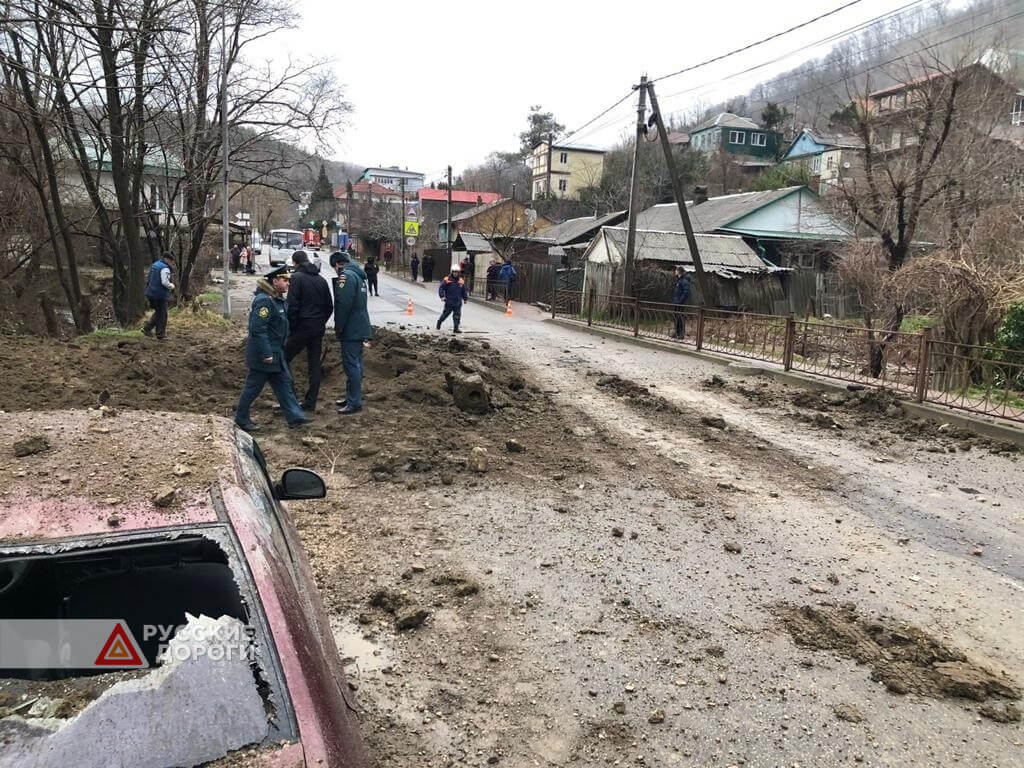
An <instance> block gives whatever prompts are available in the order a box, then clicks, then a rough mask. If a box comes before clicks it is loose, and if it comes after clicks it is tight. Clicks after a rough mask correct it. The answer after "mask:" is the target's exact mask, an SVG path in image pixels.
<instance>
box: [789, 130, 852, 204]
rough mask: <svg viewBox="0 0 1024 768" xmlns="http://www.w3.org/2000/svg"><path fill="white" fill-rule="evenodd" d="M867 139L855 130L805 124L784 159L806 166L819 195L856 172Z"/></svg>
mask: <svg viewBox="0 0 1024 768" xmlns="http://www.w3.org/2000/svg"><path fill="white" fill-rule="evenodd" d="M863 153H864V141H863V140H862V139H861V138H860V137H858V136H855V135H854V134H852V133H826V132H825V131H818V130H815V129H813V128H804V129H803V130H802V131H800V135H799V136H797V137H796V138H795V139H793V143H792V144H790V145H789V149H787V150H786V154H785V155H783V157H782V161H781V162H782V163H783V164H784V165H789V166H801V167H803V168H804V169H805V170H806V172H807V175H808V176H809V177H810V183H809V184H808V186H810V187H811V188H812V189H814V190H816V191H817V192H818V194H819V195H825V194H828V193H829V192H830V191H833V190H834V189H835V188H836V187H838V186H839V184H840V183H841V180H842V179H843V178H850V177H852V176H854V175H855V174H856V173H857V172H858V171H859V169H860V166H861V159H862V156H863Z"/></svg>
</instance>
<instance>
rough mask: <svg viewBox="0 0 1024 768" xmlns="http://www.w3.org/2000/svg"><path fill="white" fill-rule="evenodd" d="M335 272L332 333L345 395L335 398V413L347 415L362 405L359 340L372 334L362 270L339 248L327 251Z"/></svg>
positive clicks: (361, 341)
mask: <svg viewBox="0 0 1024 768" xmlns="http://www.w3.org/2000/svg"><path fill="white" fill-rule="evenodd" d="M330 263H331V266H332V267H334V270H335V271H336V272H337V273H338V276H337V277H335V278H334V279H333V280H331V283H332V284H333V286H334V335H335V336H337V337H338V341H339V342H340V343H341V364H342V367H343V368H344V369H345V397H344V398H341V399H339V400H337V401H336V403H337V405H338V413H340V414H343V415H346V416H347V415H349V414H351V413H359V411H361V410H362V409H363V342H365V341H369V340H370V339H372V338H373V327H372V326H371V325H370V313H369V312H368V311H367V309H366V273H365V272H363V270H362V269H360V268H359V265H358V264H356V263H355V262H353V261H352V259H351V257H350V256H349V255H348V254H347V253H344V252H342V251H335V252H334V253H332V254H331V262H330Z"/></svg>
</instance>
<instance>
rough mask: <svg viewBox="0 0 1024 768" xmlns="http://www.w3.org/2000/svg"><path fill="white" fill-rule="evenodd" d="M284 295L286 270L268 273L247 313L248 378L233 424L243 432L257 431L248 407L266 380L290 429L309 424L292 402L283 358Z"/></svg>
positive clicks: (293, 394) (290, 382) (286, 286)
mask: <svg viewBox="0 0 1024 768" xmlns="http://www.w3.org/2000/svg"><path fill="white" fill-rule="evenodd" d="M286 293H288V271H287V269H286V268H285V267H278V268H277V269H273V270H271V271H270V272H268V273H267V274H266V275H264V276H263V279H262V280H259V281H258V282H257V283H256V295H255V296H253V299H252V307H251V309H250V310H249V338H248V339H247V340H246V344H245V364H246V365H247V366H248V368H249V375H248V376H246V377H245V386H244V387H242V396H241V397H240V398H239V399H238V408H236V409H235V424H236V425H238V427H239V428H240V429H244V430H245V431H246V432H253V431H255V430H257V429H259V427H257V426H256V425H255V424H253V423H252V421H251V419H250V418H249V408H250V407H251V406H252V403H253V401H254V400H255V399H256V398H257V397H258V396H259V394H260V392H262V391H263V387H264V386H265V385H266V384H267V382H268V381H269V382H270V386H271V388H272V389H273V390H274V394H275V395H276V396H277V402H278V403H279V404H280V405H281V410H282V411H284V415H285V418H286V419H287V420H288V426H289V427H301V426H303V425H304V424H309V423H310V422H311V421H312V419H310V418H307V416H306V414H305V413H304V412H303V410H302V408H301V406H299V401H298V400H296V399H295V391H294V389H293V385H292V374H291V371H290V370H288V361H287V360H286V359H285V356H284V340H285V339H286V338H288V307H287V305H286V304H285V302H284V295H285V294H286Z"/></svg>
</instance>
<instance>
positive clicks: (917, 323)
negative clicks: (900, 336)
mask: <svg viewBox="0 0 1024 768" xmlns="http://www.w3.org/2000/svg"><path fill="white" fill-rule="evenodd" d="M933 325H935V318H934V317H931V316H930V315H907V316H906V317H904V318H903V322H902V323H900V330H901V331H902V332H903V333H920V332H921V331H923V330H924V329H925V328H931V327H932V326H933Z"/></svg>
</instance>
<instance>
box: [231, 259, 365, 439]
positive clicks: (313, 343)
mask: <svg viewBox="0 0 1024 768" xmlns="http://www.w3.org/2000/svg"><path fill="white" fill-rule="evenodd" d="M292 265H293V268H294V271H293V273H292V274H291V275H289V273H288V268H287V267H278V268H277V269H272V270H271V271H270V272H267V273H266V274H265V275H264V276H263V277H262V278H261V279H260V280H259V281H258V282H257V284H256V293H255V295H254V296H253V300H252V306H251V308H250V311H249V338H248V340H247V342H246V352H245V362H246V366H247V367H248V369H249V373H248V375H247V376H246V379H245V385H244V386H243V388H242V394H241V396H240V397H239V400H238V406H237V408H236V409H235V424H236V425H237V426H238V427H239V428H240V429H243V430H245V431H246V432H253V431H255V430H257V429H259V426H258V425H256V424H254V423H253V422H252V419H251V417H250V408H251V407H252V403H253V402H254V401H255V400H256V398H257V397H258V396H259V394H260V392H262V391H263V388H264V387H265V386H266V385H267V384H268V383H269V384H270V386H271V388H272V389H273V390H274V395H275V396H276V397H277V402H278V404H279V405H280V406H281V410H282V412H283V413H284V416H285V419H286V421H287V422H288V426H289V427H301V426H304V425H306V424H309V423H310V422H311V421H312V418H311V417H310V416H309V414H310V413H311V412H313V411H315V410H316V406H317V400H318V398H319V394H320V382H321V378H322V370H321V355H322V351H323V338H324V335H325V333H326V330H327V321H328V320H329V319H330V317H331V315H332V314H333V315H334V334H335V336H336V337H337V339H338V342H339V345H340V347H341V360H342V367H343V368H344V371H345V378H346V384H345V395H344V397H341V398H338V399H337V400H336V401H335V405H337V409H338V413H340V414H343V415H348V414H353V413H358V412H359V411H360V410H362V407H363V402H362V381H363V345H364V344H365V342H367V341H369V340H370V339H372V338H373V328H372V327H371V325H370V315H369V312H368V311H367V295H368V288H367V274H366V272H364V271H363V269H361V268H360V267H359V265H358V264H356V263H355V262H353V261H352V257H351V256H349V254H348V253H346V252H344V251H336V252H335V253H332V254H331V258H330V266H331V268H332V269H333V270H334V271H335V277H334V278H332V280H331V285H330V286H328V284H327V282H326V281H325V280H324V279H323V278H322V277H321V276H320V271H319V269H318V267H317V266H316V265H315V264H312V263H310V260H309V256H308V255H307V254H306V252H305V251H296V252H295V253H293V254H292ZM303 350H304V351H305V352H306V357H307V365H308V371H309V383H308V387H307V389H306V393H305V396H304V397H303V399H302V404H301V405H300V404H299V400H298V398H297V397H296V394H295V389H294V380H293V379H292V374H291V368H290V364H291V362H292V360H293V359H294V358H295V357H296V356H297V355H298V354H299V353H300V352H302V351H303Z"/></svg>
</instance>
